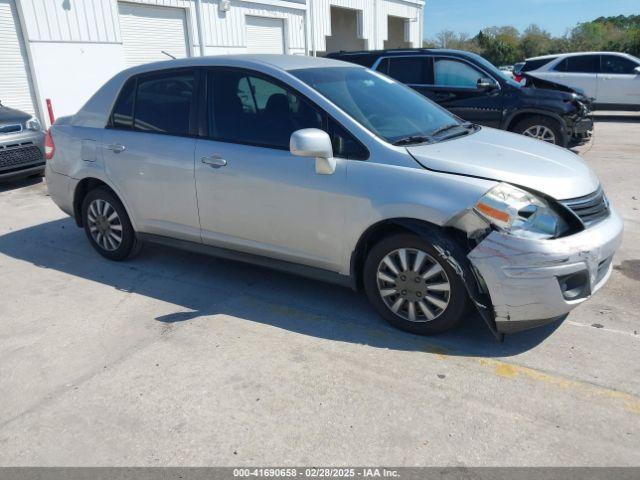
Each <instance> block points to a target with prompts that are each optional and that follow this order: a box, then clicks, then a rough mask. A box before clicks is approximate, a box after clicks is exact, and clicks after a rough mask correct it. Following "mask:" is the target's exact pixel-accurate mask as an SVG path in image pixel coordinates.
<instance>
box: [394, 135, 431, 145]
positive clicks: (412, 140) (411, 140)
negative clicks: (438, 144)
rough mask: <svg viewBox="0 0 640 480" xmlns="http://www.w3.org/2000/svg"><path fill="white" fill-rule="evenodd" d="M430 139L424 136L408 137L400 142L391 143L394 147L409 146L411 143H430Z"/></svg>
mask: <svg viewBox="0 0 640 480" xmlns="http://www.w3.org/2000/svg"><path fill="white" fill-rule="evenodd" d="M430 141H431V137H427V136H426V135H410V136H408V137H404V138H401V139H400V140H396V141H395V142H393V144H394V145H396V146H400V145H411V144H413V143H426V142H430Z"/></svg>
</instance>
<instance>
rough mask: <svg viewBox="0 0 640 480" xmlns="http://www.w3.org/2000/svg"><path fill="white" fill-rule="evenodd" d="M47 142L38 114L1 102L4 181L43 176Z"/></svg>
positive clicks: (0, 164) (0, 169) (0, 172)
mask: <svg viewBox="0 0 640 480" xmlns="http://www.w3.org/2000/svg"><path fill="white" fill-rule="evenodd" d="M43 142H44V131H43V130H42V127H41V126H40V122H39V121H38V119H37V118H35V117H32V116H31V115H29V114H28V113H25V112H23V111H21V110H16V109H14V108H9V107H8V106H5V105H3V104H2V102H0V181H3V180H13V179H15V178H18V177H29V176H42V174H43V173H44V145H43Z"/></svg>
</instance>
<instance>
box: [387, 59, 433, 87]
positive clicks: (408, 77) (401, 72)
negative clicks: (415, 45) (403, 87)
mask: <svg viewBox="0 0 640 480" xmlns="http://www.w3.org/2000/svg"><path fill="white" fill-rule="evenodd" d="M388 61H389V66H388V67H387V68H388V70H387V72H386V73H387V75H389V76H390V77H391V78H395V79H396V80H398V81H399V82H402V83H406V84H409V85H425V84H427V83H429V82H428V65H429V59H428V58H427V57H391V58H389V59H388Z"/></svg>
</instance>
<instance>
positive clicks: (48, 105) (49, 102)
mask: <svg viewBox="0 0 640 480" xmlns="http://www.w3.org/2000/svg"><path fill="white" fill-rule="evenodd" d="M47 110H48V111H49V122H50V123H51V125H53V123H54V122H55V121H56V117H54V116H53V106H52V105H51V99H50V98H47Z"/></svg>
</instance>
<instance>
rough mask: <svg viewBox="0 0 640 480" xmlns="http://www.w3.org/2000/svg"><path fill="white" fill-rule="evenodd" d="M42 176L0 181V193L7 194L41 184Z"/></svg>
mask: <svg viewBox="0 0 640 480" xmlns="http://www.w3.org/2000/svg"><path fill="white" fill-rule="evenodd" d="M43 181H44V180H43V177H42V176H35V177H26V178H20V179H16V180H3V181H0V193H2V192H8V191H9V190H17V189H18V188H24V187H30V186H32V185H36V184H38V183H42V182H43Z"/></svg>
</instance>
